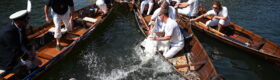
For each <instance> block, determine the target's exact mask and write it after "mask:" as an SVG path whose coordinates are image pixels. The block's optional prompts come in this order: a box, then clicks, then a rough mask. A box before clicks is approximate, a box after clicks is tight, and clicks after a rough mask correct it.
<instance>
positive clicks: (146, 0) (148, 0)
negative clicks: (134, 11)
mask: <svg viewBox="0 0 280 80" xmlns="http://www.w3.org/2000/svg"><path fill="white" fill-rule="evenodd" d="M146 4H149V9H148V12H147V15H150V13H151V11H152V9H153V6H154V1H153V0H144V1H142V2H141V6H140V12H141V14H144V13H143V12H144V8H145V5H146Z"/></svg>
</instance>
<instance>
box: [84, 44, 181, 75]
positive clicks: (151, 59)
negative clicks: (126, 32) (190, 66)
mask: <svg viewBox="0 0 280 80" xmlns="http://www.w3.org/2000/svg"><path fill="white" fill-rule="evenodd" d="M133 49H134V50H135V53H134V54H135V55H133V56H131V57H130V58H135V59H140V61H141V62H140V63H139V64H135V65H131V66H128V67H120V68H115V69H112V71H109V72H108V71H104V69H102V66H108V64H107V63H101V62H102V61H103V60H104V58H100V57H97V56H96V54H97V53H95V52H94V50H87V51H86V53H87V54H85V55H83V60H82V63H84V65H86V66H87V68H88V72H87V74H86V77H89V78H92V79H101V80H119V79H125V78H127V77H128V76H129V74H131V73H133V72H138V70H140V69H141V70H144V71H152V76H151V77H149V78H148V79H152V80H154V79H157V80H170V79H173V80H174V79H176V80H180V79H183V78H181V77H180V76H179V75H177V74H174V73H172V72H174V70H173V69H172V68H171V66H170V65H169V64H168V63H167V62H166V61H165V60H164V59H163V58H162V56H160V55H159V54H155V53H145V52H143V50H142V49H141V48H140V45H136V46H135V47H134V48H133ZM120 61H123V60H120ZM146 64H149V65H151V66H149V67H147V66H144V65H146ZM139 73H140V74H141V75H146V74H145V73H142V72H141V71H140V72H139ZM162 73H167V74H168V75H167V76H158V75H160V74H162ZM169 73H171V74H169ZM137 75H138V74H137Z"/></svg>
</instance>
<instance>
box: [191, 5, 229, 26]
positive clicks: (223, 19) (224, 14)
mask: <svg viewBox="0 0 280 80" xmlns="http://www.w3.org/2000/svg"><path fill="white" fill-rule="evenodd" d="M212 9H213V10H210V11H208V12H207V13H205V14H203V15H201V16H199V17H197V18H195V19H191V21H196V20H198V19H200V18H202V17H204V16H209V15H210V16H213V18H212V20H208V21H207V22H206V26H218V29H217V30H218V31H220V30H221V28H222V27H227V26H229V25H230V19H229V16H228V10H227V8H226V7H225V6H222V5H221V3H220V2H219V1H215V2H214V3H213V4H212Z"/></svg>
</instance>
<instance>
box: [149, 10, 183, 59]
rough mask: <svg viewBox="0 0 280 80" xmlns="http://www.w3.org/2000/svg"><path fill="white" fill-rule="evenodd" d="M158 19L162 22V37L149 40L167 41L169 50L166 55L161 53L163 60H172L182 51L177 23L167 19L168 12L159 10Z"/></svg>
mask: <svg viewBox="0 0 280 80" xmlns="http://www.w3.org/2000/svg"><path fill="white" fill-rule="evenodd" d="M159 17H160V19H161V20H162V22H163V25H162V26H163V27H164V37H151V39H152V40H158V41H164V40H168V41H169V42H170V43H169V44H170V47H171V48H170V49H169V50H168V51H167V52H166V53H163V56H164V57H165V58H172V57H173V56H174V55H176V54H177V53H178V52H179V51H180V50H181V49H183V47H184V38H183V35H182V33H181V31H180V28H179V26H178V24H177V22H176V21H175V20H173V19H171V18H169V17H168V10H166V9H161V10H160V15H159Z"/></svg>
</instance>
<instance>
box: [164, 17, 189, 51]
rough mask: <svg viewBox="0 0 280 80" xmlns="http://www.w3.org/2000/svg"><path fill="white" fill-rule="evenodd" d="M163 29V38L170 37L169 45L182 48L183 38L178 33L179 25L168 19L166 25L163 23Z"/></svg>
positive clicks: (179, 32)
mask: <svg viewBox="0 0 280 80" xmlns="http://www.w3.org/2000/svg"><path fill="white" fill-rule="evenodd" d="M163 26H164V27H165V29H164V32H165V36H171V39H170V40H169V41H170V45H171V46H172V47H173V46H178V47H179V46H184V38H183V35H182V33H181V31H180V28H179V25H178V24H177V22H176V21H175V20H173V19H170V18H168V20H167V22H166V23H163Z"/></svg>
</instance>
